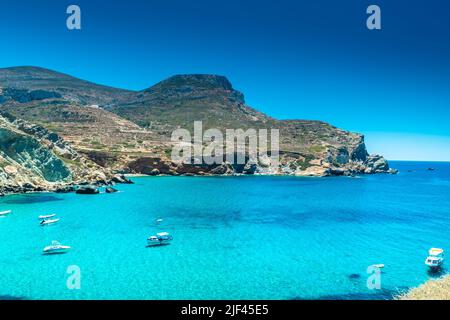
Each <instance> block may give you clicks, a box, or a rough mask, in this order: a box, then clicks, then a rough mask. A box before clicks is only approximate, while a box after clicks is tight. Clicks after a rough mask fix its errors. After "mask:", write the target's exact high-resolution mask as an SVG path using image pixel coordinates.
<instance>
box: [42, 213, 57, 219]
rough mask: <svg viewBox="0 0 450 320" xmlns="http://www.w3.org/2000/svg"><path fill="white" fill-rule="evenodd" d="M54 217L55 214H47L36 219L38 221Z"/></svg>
mask: <svg viewBox="0 0 450 320" xmlns="http://www.w3.org/2000/svg"><path fill="white" fill-rule="evenodd" d="M55 216H56V214H48V215H43V216H39V217H38V219H39V220H46V219H50V218H53V217H55Z"/></svg>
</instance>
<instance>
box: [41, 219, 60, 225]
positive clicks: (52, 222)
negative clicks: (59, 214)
mask: <svg viewBox="0 0 450 320" xmlns="http://www.w3.org/2000/svg"><path fill="white" fill-rule="evenodd" d="M58 221H59V219H48V220H42V221H41V223H40V225H41V226H47V225H49V224H55V223H57V222H58Z"/></svg>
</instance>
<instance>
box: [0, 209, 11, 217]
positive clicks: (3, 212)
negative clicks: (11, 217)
mask: <svg viewBox="0 0 450 320" xmlns="http://www.w3.org/2000/svg"><path fill="white" fill-rule="evenodd" d="M11 212H12V211H11V210H6V211H1V212H0V216H6V215H8V214H10V213H11Z"/></svg>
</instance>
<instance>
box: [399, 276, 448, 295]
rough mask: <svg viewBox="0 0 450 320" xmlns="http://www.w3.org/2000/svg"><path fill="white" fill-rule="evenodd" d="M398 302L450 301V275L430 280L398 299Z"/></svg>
mask: <svg viewBox="0 0 450 320" xmlns="http://www.w3.org/2000/svg"><path fill="white" fill-rule="evenodd" d="M396 299H397V300H450V275H446V276H444V277H442V278H440V279H436V280H429V281H427V282H425V283H424V284H422V285H421V286H419V287H417V288H414V289H411V290H410V291H409V292H407V293H405V294H403V295H400V296H398V297H396Z"/></svg>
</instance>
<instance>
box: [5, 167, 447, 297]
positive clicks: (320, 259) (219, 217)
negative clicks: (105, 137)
mask: <svg viewBox="0 0 450 320" xmlns="http://www.w3.org/2000/svg"><path fill="white" fill-rule="evenodd" d="M391 166H392V167H394V168H397V169H399V170H400V173H399V174H398V175H383V174H381V175H368V176H361V177H359V178H346V177H332V178H299V177H250V176H248V177H145V178H133V180H134V181H135V184H134V185H118V186H117V188H118V189H120V191H121V192H120V193H116V194H106V193H103V194H100V195H94V196H86V195H85V196H83V195H76V194H49V193H46V194H32V195H14V196H7V197H3V198H1V199H0V211H3V210H7V209H11V210H13V213H11V214H10V215H9V216H7V217H4V218H0V299H390V298H392V295H393V294H396V293H398V292H402V291H404V290H406V289H407V288H409V287H412V286H417V285H419V284H421V283H422V282H424V281H426V280H427V279H429V278H430V277H432V276H433V275H430V274H429V273H428V272H427V269H426V266H425V265H424V259H425V257H426V255H427V250H428V249H429V248H430V247H442V248H444V249H447V250H450V163H424V162H391ZM429 167H433V168H435V170H434V171H429V170H427V168H429ZM48 213H56V214H58V216H59V217H60V218H61V220H60V222H59V223H58V224H55V225H52V226H47V227H41V226H39V222H38V219H37V216H38V215H41V214H48ZM157 218H163V219H164V220H163V222H162V223H160V224H157V223H156V222H155V219H157ZM159 231H168V232H170V233H172V234H173V237H174V240H173V242H172V243H171V244H170V245H166V246H161V247H147V246H146V245H147V243H146V239H147V237H148V236H150V235H152V234H154V233H156V232H159ZM52 240H58V241H60V242H61V243H63V244H67V245H69V246H71V247H72V250H71V251H70V252H68V253H66V254H62V255H43V254H42V249H43V248H44V247H45V246H46V245H49V244H50V243H51V241H52ZM378 263H382V264H385V268H384V269H383V273H382V274H381V289H379V290H376V289H375V290H373V289H372V290H370V289H368V288H367V285H366V280H367V277H368V276H369V274H367V272H366V270H367V267H368V266H369V265H372V264H378ZM447 264H449V262H447ZM71 265H76V266H78V267H79V268H80V271H81V282H80V284H81V288H80V289H68V288H67V285H66V280H67V278H68V277H69V274H67V272H66V271H67V268H68V267H69V266H71ZM449 268H450V267H449Z"/></svg>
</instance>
